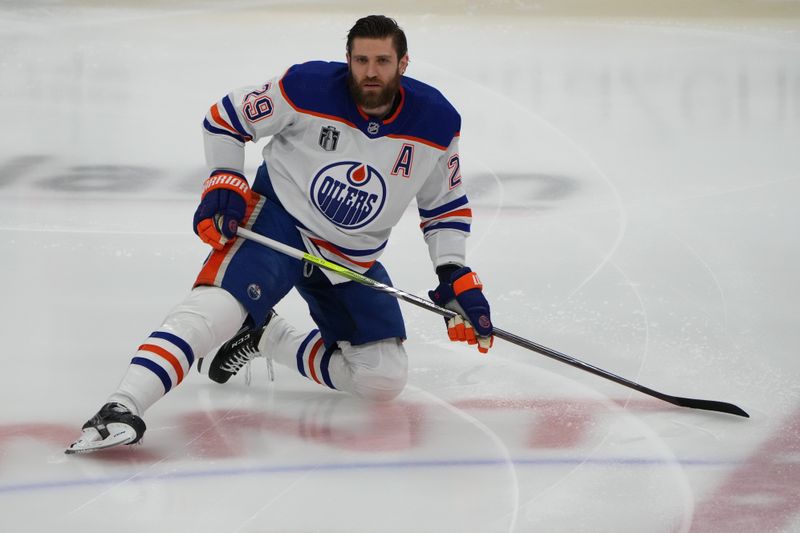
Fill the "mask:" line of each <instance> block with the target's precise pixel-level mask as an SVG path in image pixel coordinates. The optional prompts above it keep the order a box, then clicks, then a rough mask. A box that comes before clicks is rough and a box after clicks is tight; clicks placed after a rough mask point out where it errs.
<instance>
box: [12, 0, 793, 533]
mask: <svg viewBox="0 0 800 533" xmlns="http://www.w3.org/2000/svg"><path fill="white" fill-rule="evenodd" d="M711 3H712V4H713V2H711ZM312 4H314V5H317V4H318V3H313V2H312ZM451 4H453V5H455V4H456V3H451ZM499 4H502V5H503V6H505V7H504V8H503V9H500V7H498V9H497V11H496V12H493V11H492V8H491V7H486V6H485V5H483V4H470V3H465V5H467V8H465V9H463V10H462V11H461V12H459V13H457V14H454V13H452V12H447V10H446V9H439V8H436V9H434V8H433V7H431V8H430V9H429V10H428V9H426V8H425V7H424V6H422V7H419V6H417V7H416V8H406V9H405V10H404V11H401V12H398V13H397V15H396V16H397V18H398V20H399V21H400V23H401V25H403V26H404V27H405V29H406V31H407V33H408V36H409V41H410V49H411V64H410V67H409V71H408V74H409V75H411V76H412V77H417V78H420V79H422V80H424V81H427V82H429V83H431V84H433V85H435V86H437V87H438V88H440V89H441V90H442V91H443V92H444V93H445V94H446V95H447V96H448V97H449V98H450V99H451V101H452V102H453V103H454V104H455V105H456V107H457V108H458V109H459V110H460V112H461V113H462V116H463V119H464V126H463V130H462V153H461V155H462V162H463V168H464V177H465V181H466V183H467V185H468V188H469V189H468V190H469V191H470V196H471V199H472V201H473V203H474V215H475V216H474V226H473V236H472V238H471V239H470V244H469V257H470V264H471V266H472V267H473V268H474V269H475V270H477V271H478V272H480V273H481V277H482V279H483V281H484V283H485V284H486V287H487V288H486V291H487V294H488V296H489V298H490V300H491V301H492V303H493V313H494V318H495V322H496V324H497V325H498V326H500V327H502V328H503V329H506V330H509V331H512V332H514V333H517V334H519V335H522V336H524V337H528V338H531V339H533V340H535V341H537V342H540V343H542V344H545V345H547V346H552V347H553V348H556V349H558V350H560V351H563V352H566V353H568V354H571V355H574V356H575V357H578V358H580V359H583V360H585V361H587V362H590V363H592V364H594V365H597V366H599V367H601V368H604V369H607V370H609V371H611V372H614V373H617V374H620V375H622V376H625V377H627V378H629V379H632V380H635V381H638V382H640V383H642V384H645V385H647V386H649V387H652V388H654V389H657V390H660V391H663V392H666V393H669V394H675V395H681V396H690V397H699V398H706V399H716V400H724V401H729V402H733V403H735V404H737V405H740V406H741V407H743V408H744V409H745V410H747V411H748V412H749V413H750V414H751V416H752V418H751V419H749V420H745V419H739V418H736V417H732V416H726V415H719V414H714V413H707V412H699V411H691V410H687V409H680V408H677V407H672V406H670V405H668V404H664V403H662V402H659V401H657V400H655V399H652V398H649V397H647V396H644V395H641V394H638V393H636V392H633V391H630V390H628V389H625V388H623V387H620V386H619V385H616V384H613V383H610V382H607V381H604V380H602V379H600V378H597V377H595V376H592V375H589V374H586V373H583V372H580V371H578V370H575V369H573V368H571V367H568V366H565V365H563V364H559V363H557V362H554V361H551V360H549V359H545V358H543V357H541V356H539V355H537V354H534V353H532V352H527V351H524V350H521V349H520V348H517V347H514V346H511V345H509V344H507V343H503V342H501V341H498V342H497V343H496V344H495V348H494V349H493V350H492V352H491V354H490V355H488V356H480V355H479V354H478V353H477V351H473V350H468V349H467V348H465V347H459V346H455V345H453V344H451V343H449V342H448V341H447V340H446V337H445V334H444V331H443V327H442V324H441V319H440V318H438V317H436V316H434V315H431V314H429V313H426V312H424V311H422V310H418V309H416V308H413V307H405V306H404V307H403V309H404V314H405V317H406V320H407V326H408V332H409V339H408V341H407V345H406V347H407V351H408V353H409V354H410V360H411V371H410V378H409V386H408V388H407V390H406V391H405V392H404V393H403V394H402V395H401V396H400V398H399V399H398V400H397V401H396V402H394V403H391V404H388V405H370V404H365V403H363V402H360V401H357V400H355V399H352V398H349V397H347V396H344V395H341V394H337V393H335V392H332V391H327V390H322V389H320V388H317V387H315V386H314V385H313V384H311V383H309V382H308V381H305V380H303V379H302V378H301V377H300V376H298V375H296V374H295V373H292V372H291V371H290V370H289V369H286V368H278V369H277V381H276V382H275V384H274V386H269V385H268V384H267V383H266V377H265V376H266V372H265V370H264V368H263V367H261V366H259V365H256V366H255V367H254V368H253V372H254V384H253V385H252V386H250V387H246V386H245V385H244V380H243V379H241V378H240V377H237V378H236V379H235V380H233V381H232V382H231V383H230V384H228V385H226V386H219V385H217V384H214V383H211V382H210V381H208V380H207V379H206V378H205V377H204V376H200V375H198V374H197V373H195V372H192V374H191V375H190V377H189V378H188V379H186V380H185V382H184V383H183V384H182V385H181V386H180V387H178V388H177V389H176V390H174V391H172V392H170V394H169V395H168V396H167V397H166V398H165V399H163V400H162V401H161V402H159V403H158V404H156V405H155V406H154V407H153V408H152V409H151V410H150V411H148V413H147V415H146V417H145V418H146V421H147V423H148V428H149V429H148V432H147V435H146V436H145V439H144V444H143V445H141V446H137V447H133V448H127V447H126V448H124V449H120V450H116V449H115V450H110V451H108V452H106V453H97V454H94V455H90V456H79V457H68V456H65V455H64V454H63V449H64V448H65V446H66V445H67V444H68V443H69V442H71V440H72V439H74V438H75V437H76V436H77V434H78V430H79V428H80V425H81V424H82V423H83V422H84V421H85V420H86V419H87V418H89V417H90V416H91V415H92V414H93V413H94V412H95V411H96V410H97V409H98V408H99V406H100V405H101V404H102V403H103V402H104V401H105V398H106V396H107V395H108V394H109V393H110V392H111V391H112V390H113V389H114V388H115V386H116V384H117V382H118V380H119V379H120V378H121V376H122V373H123V372H124V370H125V367H126V365H127V360H128V358H129V357H130V356H131V354H132V351H133V350H134V349H135V347H136V346H138V344H139V343H140V342H141V341H142V339H144V338H145V337H146V336H147V335H148V334H149V332H150V331H152V329H153V328H155V327H157V325H158V324H159V323H160V321H161V318H162V317H163V316H164V314H165V313H166V312H167V311H168V310H169V309H170V307H171V306H172V305H174V304H175V303H177V302H178V301H179V299H180V298H181V297H182V296H183V295H184V294H185V293H186V291H187V290H188V289H189V287H190V285H191V283H192V281H193V279H194V275H195V273H196V271H197V269H198V268H199V265H200V263H201V262H202V260H203V258H204V256H205V254H206V253H207V249H206V247H205V246H204V245H203V244H202V243H201V242H200V241H199V240H197V239H196V238H195V237H194V236H193V234H192V233H191V228H190V221H191V215H192V213H193V210H194V207H195V203H196V198H197V194H198V189H199V186H200V183H201V181H202V178H203V173H204V164H203V154H202V142H201V136H200V122H201V119H202V116H203V114H204V113H205V111H206V109H207V107H208V105H210V104H211V103H212V102H213V101H215V100H216V99H217V98H219V97H220V96H221V95H222V94H224V93H225V92H227V91H228V90H229V89H231V88H233V87H236V86H239V85H244V84H255V83H260V82H263V81H265V80H266V79H268V78H269V77H271V76H273V75H275V74H278V73H280V72H282V70H283V69H284V68H286V67H287V66H288V65H290V64H292V63H294V62H300V61H304V60H310V59H327V60H338V59H341V58H342V57H343V52H344V35H345V33H346V31H347V29H348V28H349V27H350V25H351V24H352V22H353V20H355V18H356V17H357V16H359V15H362V14H364V13H363V12H362V10H360V9H356V8H355V7H352V6H351V7H346V6H348V5H351V4H345V7H340V8H336V7H331V6H328V7H325V6H322V7H320V6H318V5H317V6H316V8H315V9H313V10H312V11H311V12H310V13H309V12H305V11H301V10H300V9H299V8H296V7H290V6H288V5H286V4H281V3H274V5H272V6H269V5H266V6H265V4H261V5H260V6H259V4H258V3H256V2H244V3H240V4H237V6H232V5H231V4H230V3H225V4H224V5H223V4H219V5H217V4H215V3H212V2H200V1H197V2H192V1H182V2H177V3H164V4H163V5H162V4H159V3H157V2H147V3H144V4H143V5H142V6H139V5H137V4H135V3H130V4H127V6H125V5H124V4H123V7H109V6H103V5H102V4H101V3H96V2H85V3H81V2H40V3H33V4H29V3H24V2H10V3H6V4H4V5H3V6H2V7H0V116H1V117H2V120H3V127H2V128H0V250H2V256H1V257H2V260H0V274H1V275H0V283H1V284H2V287H1V290H2V297H3V305H2V307H1V308H0V332H1V333H2V336H1V337H0V338H2V342H3V350H2V355H0V361H1V362H2V371H1V372H0V530H2V531H8V532H17V531H37V532H38V531H56V530H57V531H110V530H112V528H113V530H114V531H121V532H122V531H125V532H127V531H130V532H140V531H143V530H152V531H193V532H197V533H202V532H222V531H230V532H256V531H258V532H263V531H275V532H301V531H302V532H305V531H325V532H329V531H330V532H378V531H380V532H410V531H414V532H449V531H453V532H479V533H484V532H528V531H557V532H599V531H608V532H619V531H626V532H627V531H631V532H639V531H648V532H675V531H691V532H732V531H736V532H751V531H752V532H756V531H758V532H790V531H800V517H798V510H800V496H798V488H797V487H798V486H800V464H799V463H798V462H799V461H800V444H799V443H800V387H799V386H798V383H800V358H798V357H797V348H796V347H797V346H798V344H800V334H799V333H798V330H799V329H800V328H798V321H797V301H798V296H800V294H798V289H797V285H796V281H792V280H795V278H796V277H797V272H798V271H800V246H798V238H797V228H798V227H800V223H799V222H800V215H798V210H797V209H796V203H797V198H798V196H800V183H799V182H798V169H800V150H798V149H797V147H798V146H800V38H799V34H798V23H797V20H798V19H797V18H791V19H788V20H783V21H773V20H769V19H763V18H750V19H738V18H703V19H678V18H676V19H670V18H664V17H662V18H658V19H642V18H630V17H613V18H608V17H599V16H598V17H582V18H574V17H573V18H570V17H567V18H547V17H541V16H538V15H537V13H538V12H537V9H535V6H534V5H533V4H529V3H517V4H516V5H517V6H518V7H519V6H522V7H520V8H519V9H518V10H517V11H514V8H511V7H509V5H510V4H503V3H499ZM459 5H461V4H459ZM537 5H538V4H537ZM541 5H544V6H548V5H551V4H550V3H548V2H543V3H541ZM476 6H477V7H476ZM525 6H527V7H528V8H530V9H523V7H525ZM532 6H533V7H532ZM371 8H374V6H371ZM545 11H546V9H545ZM389 13H390V14H392V12H391V11H389ZM538 14H539V15H540V14H541V13H538ZM545 14H546V13H545ZM257 164H258V149H257V148H256V147H252V148H251V149H250V151H249V152H248V165H249V166H250V168H251V169H252V168H254V167H255V166H256V165H257ZM426 258H427V251H426V249H425V246H424V244H423V242H422V239H421V238H420V234H419V230H418V226H417V220H416V213H415V209H413V206H412V208H411V209H410V210H409V211H408V213H407V216H406V217H405V218H404V220H403V222H402V223H401V225H400V226H398V228H397V230H396V232H395V233H394V235H393V238H392V242H391V244H390V245H389V247H388V249H387V251H386V254H385V255H384V258H383V262H384V263H385V264H386V265H387V268H388V269H389V271H390V272H391V274H392V277H393V279H394V282H395V283H396V285H397V286H398V287H401V288H403V289H405V290H407V291H410V292H414V293H416V294H420V295H424V294H425V291H426V290H427V289H429V288H430V287H431V286H432V284H433V283H434V279H433V274H432V272H431V269H430V266H429V264H428V261H427V259H426ZM278 311H279V312H280V313H281V314H282V315H284V316H286V317H287V318H288V319H290V320H291V321H292V322H294V323H295V325H297V326H310V325H311V323H310V319H309V318H308V316H307V313H306V311H305V309H304V306H303V304H302V303H301V301H300V299H299V298H297V297H296V296H294V295H293V296H291V297H289V298H288V299H287V300H285V301H284V302H282V303H281V305H280V307H279V308H278Z"/></svg>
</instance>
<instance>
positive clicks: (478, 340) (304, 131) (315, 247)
mask: <svg viewBox="0 0 800 533" xmlns="http://www.w3.org/2000/svg"><path fill="white" fill-rule="evenodd" d="M346 58H347V63H346V64H345V63H328V62H321V61H316V62H310V63H304V64H300V65H295V66H293V67H291V68H290V69H289V70H288V71H286V72H285V73H284V74H283V75H281V76H278V77H275V78H273V79H270V80H269V81H267V82H266V83H264V84H261V85H258V86H252V87H244V88H241V89H237V90H234V91H232V92H231V93H229V94H228V95H226V96H224V97H223V98H222V99H221V100H220V101H218V102H217V103H215V104H214V105H213V106H211V109H210V110H209V111H208V113H207V115H206V117H205V121H204V124H203V127H204V129H203V133H204V137H205V153H206V160H207V163H208V166H209V167H210V176H209V178H208V179H206V181H205V183H204V187H203V193H202V198H201V201H200V205H199V207H198V208H197V211H196V213H195V216H194V229H195V232H196V233H197V234H198V236H199V237H200V238H201V239H202V240H203V241H204V242H206V243H208V244H209V245H211V246H212V247H213V250H212V252H211V254H210V255H209V257H208V258H207V260H206V261H205V263H204V265H203V267H202V269H201V271H200V274H199V275H198V277H197V280H196V282H195V286H194V289H193V290H192V291H191V292H190V293H189V294H188V296H187V297H186V298H185V299H184V301H183V302H181V303H180V304H179V305H178V306H176V307H175V308H174V309H173V310H172V311H171V312H170V313H169V314H168V315H167V317H166V318H165V319H164V321H163V323H162V325H161V326H160V327H159V328H158V330H157V331H155V332H153V333H152V334H151V335H150V336H149V337H148V338H147V340H145V342H144V343H143V344H142V345H141V346H139V348H138V350H137V351H136V353H135V355H134V357H133V359H132V360H131V362H130V365H129V367H128V370H127V372H126V374H125V375H124V377H123V379H122V382H121V383H120V385H119V386H118V388H117V390H116V391H115V392H114V393H113V394H111V396H110V397H109V398H108V402H107V403H106V404H105V405H103V407H102V408H101V409H100V411H99V412H98V413H97V414H96V415H95V416H94V417H93V418H91V419H90V420H89V421H87V422H86V423H85V424H84V425H83V430H82V433H81V435H80V437H79V438H78V439H77V440H76V441H75V442H74V443H73V444H72V445H71V446H70V447H69V448H68V449H67V450H66V451H67V453H80V452H89V451H94V450H98V449H102V448H107V447H110V446H116V445H119V444H133V443H135V442H138V441H139V440H140V439H141V438H142V435H143V434H144V431H145V423H144V421H143V420H142V418H141V416H142V415H143V413H144V412H145V411H146V410H147V409H148V408H149V407H150V406H151V405H153V404H154V403H155V402H156V401H157V400H159V399H160V398H161V397H163V396H164V395H165V394H166V393H167V392H169V391H170V390H171V389H172V388H173V387H175V386H176V385H178V384H179V383H180V382H181V381H182V380H183V378H184V376H185V375H186V374H187V373H188V371H189V369H190V368H191V366H192V363H193V362H194V360H195V358H196V357H203V356H204V355H206V354H207V353H209V352H210V351H211V350H212V349H213V348H214V347H215V346H219V345H220V344H221V343H223V341H226V340H228V342H225V343H224V344H223V345H222V347H221V348H220V349H219V350H218V351H217V353H216V355H215V357H214V358H213V360H212V362H211V363H210V364H209V377H211V379H213V380H215V381H217V382H220V383H223V382H225V381H227V380H228V379H229V378H230V376H232V375H234V374H235V373H236V372H237V371H238V370H239V369H240V368H241V367H242V366H243V365H244V364H245V363H246V362H247V361H249V360H250V359H251V358H252V357H255V356H265V357H267V358H268V360H269V361H270V362H271V360H272V359H274V360H276V361H277V362H279V363H282V364H284V365H287V366H289V367H292V368H294V369H296V370H297V371H299V372H300V373H301V374H302V375H303V376H305V377H307V378H309V379H311V380H313V381H315V382H317V383H319V384H320V385H322V386H325V387H329V388H331V389H336V390H341V391H345V392H348V393H351V394H354V395H357V396H359V397H362V398H366V399H371V400H389V399H392V398H394V397H395V396H397V395H398V394H399V393H400V392H401V391H402V389H403V387H404V386H405V383H406V377H407V357H406V353H405V351H404V348H403V340H404V339H405V336H406V333H405V327H404V323H403V318H402V316H401V313H400V308H399V305H398V303H397V300H395V299H394V298H392V297H390V296H388V295H386V294H385V293H381V292H378V291H374V290H372V289H370V288H367V287H364V286H362V285H360V284H357V283H354V282H348V281H346V280H344V279H341V278H338V277H337V276H336V275H335V274H331V273H328V272H326V271H323V270H321V269H318V268H315V267H311V266H310V265H307V264H303V263H302V262H300V261H298V260H296V259H293V258H290V257H288V256H285V255H282V254H280V253H279V252H276V251H273V250H271V249H268V248H266V247H264V246H262V245H260V244H257V243H254V242H252V241H247V240H245V239H241V238H240V239H237V238H236V230H237V228H238V227H239V226H240V225H241V226H243V227H246V228H248V229H251V230H253V231H255V232H258V233H261V234H264V235H266V236H268V237H270V238H272V239H275V240H278V241H281V242H284V243H286V244H289V245H291V246H293V247H295V248H303V249H305V250H308V251H309V252H310V253H312V254H314V255H319V256H322V257H324V258H326V259H328V260H330V261H334V262H338V263H340V264H342V265H344V266H347V267H348V268H351V269H353V270H357V271H359V272H362V273H365V274H366V275H367V276H369V277H371V278H373V279H376V280H378V281H381V282H383V283H386V284H391V281H390V279H389V275H388V274H387V272H386V270H385V269H384V267H383V265H382V264H381V263H380V262H378V260H377V259H378V257H379V256H380V255H381V253H382V251H383V250H384V248H385V247H386V245H387V242H388V238H389V233H390V232H391V229H392V228H393V227H394V226H395V225H396V224H397V222H398V221H399V220H400V218H401V216H402V214H403V212H404V211H405V209H406V207H407V206H408V204H409V203H410V202H411V201H412V200H414V199H416V202H417V206H418V208H419V214H420V218H421V224H420V227H421V229H422V232H423V236H424V238H425V241H426V243H427V245H428V249H429V252H430V258H431V260H432V263H433V267H434V268H435V270H436V274H437V276H438V278H439V283H438V286H437V287H436V288H435V289H434V290H433V291H431V292H430V296H431V298H432V299H433V300H434V301H435V302H436V303H437V304H439V305H442V306H446V307H448V308H450V309H452V310H454V311H456V312H457V313H458V314H459V316H457V317H456V318H453V319H450V320H449V321H447V328H448V335H449V337H450V339H452V340H454V341H466V342H468V343H470V344H475V345H477V347H478V349H479V350H480V351H481V352H484V353H485V352H487V351H488V350H489V348H490V347H491V345H492V340H493V337H492V324H491V320H490V312H489V304H488V302H487V301H486V298H485V297H484V295H483V292H482V285H481V283H480V281H479V280H478V277H477V275H475V273H473V272H472V271H471V270H470V269H469V268H468V267H466V266H465V264H466V257H465V249H466V247H465V239H466V237H467V236H468V234H469V228H470V222H471V215H472V212H471V210H470V208H469V203H468V200H467V196H466V194H465V192H464V187H463V185H462V181H461V166H460V160H459V154H458V140H459V131H460V127H461V119H460V116H459V115H458V113H457V112H456V110H455V109H454V108H453V107H452V106H451V105H450V103H449V102H448V101H447V100H446V99H445V98H444V97H443V96H442V95H441V93H439V92H438V91H437V90H436V89H434V88H432V87H430V86H428V85H425V84H423V83H421V82H419V81H416V80H414V79H412V78H408V77H405V76H404V73H405V71H406V68H407V67H408V62H409V59H408V53H407V44H406V37H405V34H404V33H403V31H402V29H401V28H399V27H398V26H397V23H396V22H395V21H394V20H392V19H390V18H387V17H384V16H379V15H372V16H368V17H365V18H362V19H360V20H358V21H357V22H356V23H355V25H354V26H353V27H352V28H351V30H350V32H349V34H348V36H347V55H346ZM268 136H271V137H272V139H271V140H270V141H269V142H268V143H267V144H266V146H265V147H264V149H263V157H264V162H263V164H262V165H261V166H260V168H259V169H258V172H257V174H256V176H255V179H254V180H253V183H252V188H251V186H250V184H249V182H248V180H247V179H246V178H245V176H244V173H243V168H244V146H245V143H246V142H248V141H253V142H255V141H258V140H259V139H262V138H264V137H268ZM292 288H295V289H297V291H298V292H299V293H300V295H301V296H302V297H303V298H304V299H305V301H306V302H307V304H308V307H309V311H310V314H311V317H312V319H313V320H314V322H315V324H316V325H317V329H314V330H312V331H311V332H299V331H297V330H295V329H294V328H293V327H292V326H291V325H289V324H288V323H287V322H286V321H285V320H284V319H283V318H282V317H280V316H278V315H276V314H275V313H274V311H273V310H272V308H273V307H274V306H275V305H276V304H277V303H278V302H279V301H280V300H281V299H282V298H283V297H284V296H285V295H286V294H287V293H288V292H289V291H290V290H291V289H292ZM243 324H244V326H243ZM237 331H238V333H237ZM198 365H199V363H198Z"/></svg>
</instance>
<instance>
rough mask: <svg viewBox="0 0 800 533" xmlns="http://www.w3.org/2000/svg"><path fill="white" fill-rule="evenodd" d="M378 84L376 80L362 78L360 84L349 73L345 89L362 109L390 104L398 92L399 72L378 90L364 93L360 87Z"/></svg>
mask: <svg viewBox="0 0 800 533" xmlns="http://www.w3.org/2000/svg"><path fill="white" fill-rule="evenodd" d="M367 82H373V83H374V82H378V80H377V78H364V79H363V80H362V82H361V83H359V82H358V81H356V79H355V77H353V73H352V72H350V73H349V74H348V76H347V87H348V88H349V89H350V95H351V96H352V97H353V100H355V102H356V104H358V105H359V106H360V107H361V108H362V109H374V108H376V107H381V106H385V105H388V104H391V103H392V102H393V101H394V97H395V96H396V95H397V93H398V92H399V91H400V72H398V73H397V75H395V77H394V78H392V79H391V80H389V82H388V83H387V84H386V85H385V86H384V87H382V88H381V89H379V90H377V91H376V90H371V91H366V90H365V89H364V88H363V87H361V84H362V83H367Z"/></svg>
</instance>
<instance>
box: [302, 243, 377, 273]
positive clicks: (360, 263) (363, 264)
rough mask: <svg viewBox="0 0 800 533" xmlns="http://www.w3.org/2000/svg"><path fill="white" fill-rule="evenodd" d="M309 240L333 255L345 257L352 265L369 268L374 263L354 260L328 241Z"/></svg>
mask: <svg viewBox="0 0 800 533" xmlns="http://www.w3.org/2000/svg"><path fill="white" fill-rule="evenodd" d="M311 242H313V243H314V244H316V245H317V246H319V247H320V248H324V249H326V250H328V251H329V252H330V253H332V254H335V255H337V256H339V257H341V258H342V259H346V260H347V261H349V262H350V263H353V264H354V265H358V266H360V267H362V268H367V269H369V268H370V267H371V266H372V265H374V264H375V261H374V260H373V261H356V260H355V259H352V258H351V257H349V256H347V255H345V254H344V252H341V251H339V250H338V249H337V248H336V247H335V246H334V245H332V244H331V243H329V242H325V241H321V240H319V239H311Z"/></svg>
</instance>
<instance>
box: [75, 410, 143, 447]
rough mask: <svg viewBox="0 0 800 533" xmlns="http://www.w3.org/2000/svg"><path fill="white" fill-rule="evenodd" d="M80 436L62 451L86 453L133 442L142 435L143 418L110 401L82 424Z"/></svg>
mask: <svg viewBox="0 0 800 533" xmlns="http://www.w3.org/2000/svg"><path fill="white" fill-rule="evenodd" d="M82 429H83V432H82V433H81V436H80V437H79V438H78V440H76V441H75V442H73V443H72V444H70V446H69V448H67V449H66V450H65V451H64V453H68V454H72V453H88V452H93V451H95V450H102V449H104V448H111V447H112V446H118V445H120V444H135V443H137V442H139V441H140V440H141V438H142V435H144V431H145V429H147V426H145V423H144V420H142V419H141V418H139V417H138V416H136V415H135V414H133V413H131V412H130V410H129V409H128V408H127V407H125V406H124V405H122V404H119V403H116V402H110V403H107V404H105V405H104V406H103V407H101V408H100V410H99V411H98V412H97V414H96V415H94V416H93V417H92V418H91V419H89V420H88V421H87V422H86V423H85V424H84V425H83V428H82Z"/></svg>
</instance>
